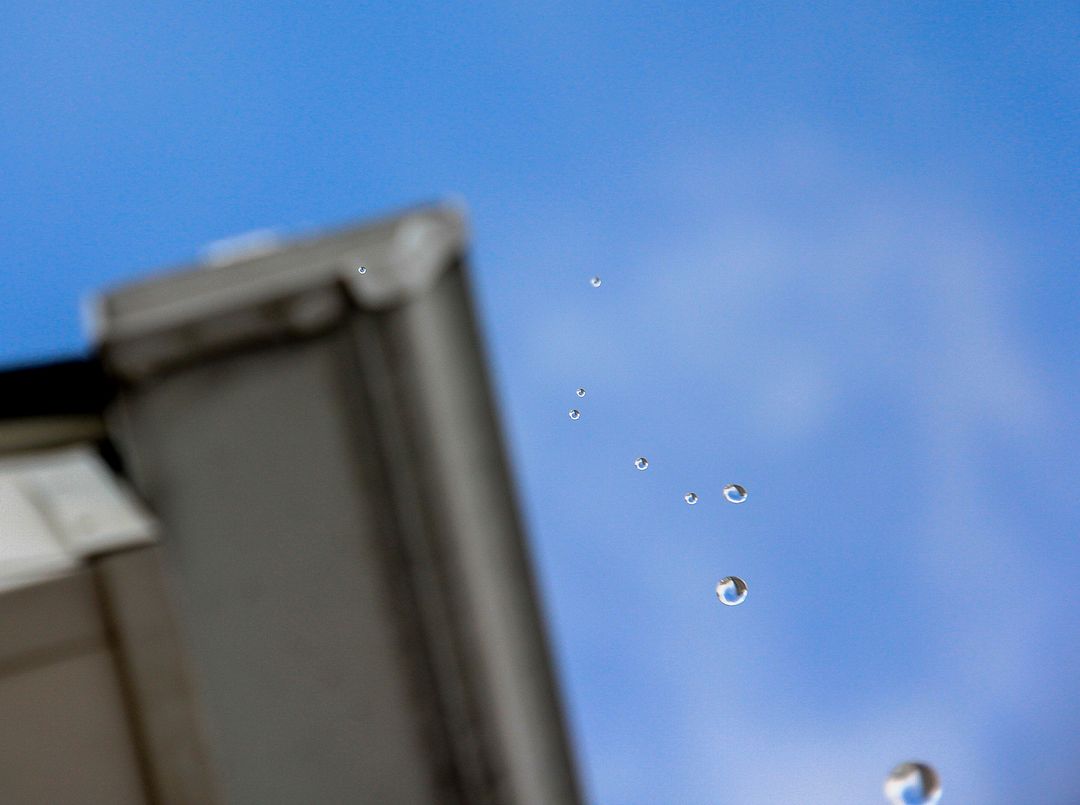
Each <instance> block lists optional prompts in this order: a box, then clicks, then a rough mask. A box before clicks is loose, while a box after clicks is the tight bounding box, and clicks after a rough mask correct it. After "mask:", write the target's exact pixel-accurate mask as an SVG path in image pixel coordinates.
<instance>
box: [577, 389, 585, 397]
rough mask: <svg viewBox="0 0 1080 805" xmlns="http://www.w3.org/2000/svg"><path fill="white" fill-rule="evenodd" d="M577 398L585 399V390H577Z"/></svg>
mask: <svg viewBox="0 0 1080 805" xmlns="http://www.w3.org/2000/svg"><path fill="white" fill-rule="evenodd" d="M577 396H579V397H584V396H585V389H578V390H577Z"/></svg>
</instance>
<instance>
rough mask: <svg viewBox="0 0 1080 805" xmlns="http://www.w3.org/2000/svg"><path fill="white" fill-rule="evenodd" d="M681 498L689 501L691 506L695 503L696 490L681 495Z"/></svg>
mask: <svg viewBox="0 0 1080 805" xmlns="http://www.w3.org/2000/svg"><path fill="white" fill-rule="evenodd" d="M682 498H683V500H685V501H686V502H687V503H689V504H690V505H691V506H693V505H694V504H695V503H697V493H696V492H687V493H686V494H685V495H683V496H682Z"/></svg>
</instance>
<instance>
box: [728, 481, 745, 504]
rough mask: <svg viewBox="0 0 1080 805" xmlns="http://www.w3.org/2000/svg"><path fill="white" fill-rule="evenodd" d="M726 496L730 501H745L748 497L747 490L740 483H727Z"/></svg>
mask: <svg viewBox="0 0 1080 805" xmlns="http://www.w3.org/2000/svg"><path fill="white" fill-rule="evenodd" d="M724 497H725V498H727V501H728V503H743V502H745V500H746V498H747V492H746V489H745V488H744V487H741V486H739V485H738V484H727V485H726V486H725V487H724Z"/></svg>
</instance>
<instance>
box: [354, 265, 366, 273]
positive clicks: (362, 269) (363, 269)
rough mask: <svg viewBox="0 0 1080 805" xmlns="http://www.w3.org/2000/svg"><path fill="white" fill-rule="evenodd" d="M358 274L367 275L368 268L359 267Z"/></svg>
mask: <svg viewBox="0 0 1080 805" xmlns="http://www.w3.org/2000/svg"><path fill="white" fill-rule="evenodd" d="M356 272H357V273H358V274H366V273H367V269H366V268H365V267H364V266H360V267H359V268H358V269H356Z"/></svg>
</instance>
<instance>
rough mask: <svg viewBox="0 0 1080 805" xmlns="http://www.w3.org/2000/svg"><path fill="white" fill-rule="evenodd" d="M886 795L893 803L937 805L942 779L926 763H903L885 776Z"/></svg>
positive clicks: (896, 804)
mask: <svg viewBox="0 0 1080 805" xmlns="http://www.w3.org/2000/svg"><path fill="white" fill-rule="evenodd" d="M885 797H886V798H887V799H888V800H889V802H891V803H893V805H935V803H936V802H937V801H938V800H939V799H941V780H940V779H939V778H938V775H937V772H936V771H934V769H933V767H931V766H927V765H926V764H925V763H901V764H900V765H899V766H897V767H896V768H895V769H893V770H892V771H891V772H890V773H889V776H888V777H886V778H885Z"/></svg>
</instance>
